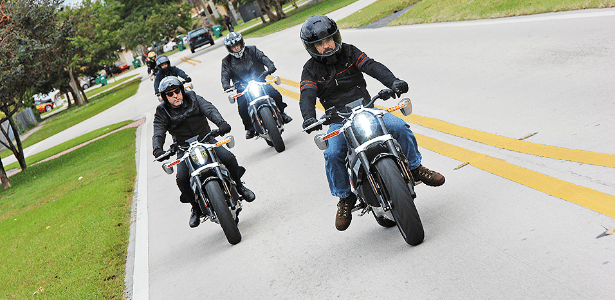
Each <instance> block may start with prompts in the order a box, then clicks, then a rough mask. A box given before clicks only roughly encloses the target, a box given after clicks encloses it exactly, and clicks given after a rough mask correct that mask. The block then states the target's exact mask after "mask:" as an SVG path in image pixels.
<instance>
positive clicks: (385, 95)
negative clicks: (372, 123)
mask: <svg viewBox="0 0 615 300" xmlns="http://www.w3.org/2000/svg"><path fill="white" fill-rule="evenodd" d="M391 97H393V99H395V98H396V97H397V96H396V95H395V91H393V90H390V89H384V90H382V91H380V92H378V98H380V99H382V100H388V99H389V98H391Z"/></svg>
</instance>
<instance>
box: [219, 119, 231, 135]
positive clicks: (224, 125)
mask: <svg viewBox="0 0 615 300" xmlns="http://www.w3.org/2000/svg"><path fill="white" fill-rule="evenodd" d="M218 130H220V135H225V134H227V133H229V132H231V125H229V123H226V122H224V123H222V124H220V126H218Z"/></svg>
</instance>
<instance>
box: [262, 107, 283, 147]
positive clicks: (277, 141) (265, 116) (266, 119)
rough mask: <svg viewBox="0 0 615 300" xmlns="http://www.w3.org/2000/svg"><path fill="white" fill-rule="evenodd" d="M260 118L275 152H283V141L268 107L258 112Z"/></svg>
mask: <svg viewBox="0 0 615 300" xmlns="http://www.w3.org/2000/svg"><path fill="white" fill-rule="evenodd" d="M260 116H261V120H263V126H264V127H265V129H266V130H267V132H268V133H269V138H271V142H272V143H273V148H275V151H277V152H278V153H279V152H282V151H284V149H286V146H285V145H284V140H282V134H281V133H280V130H278V125H277V123H276V121H275V119H274V118H273V114H272V112H271V109H269V108H268V107H265V108H262V109H261V110H260Z"/></svg>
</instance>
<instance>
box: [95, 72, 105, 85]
mask: <svg viewBox="0 0 615 300" xmlns="http://www.w3.org/2000/svg"><path fill="white" fill-rule="evenodd" d="M96 84H100V85H102V86H105V85H107V78H106V77H105V76H104V75H98V77H96Z"/></svg>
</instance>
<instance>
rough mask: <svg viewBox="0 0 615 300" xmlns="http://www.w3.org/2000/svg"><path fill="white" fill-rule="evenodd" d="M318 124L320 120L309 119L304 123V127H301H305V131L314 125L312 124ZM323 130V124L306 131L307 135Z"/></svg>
mask: <svg viewBox="0 0 615 300" xmlns="http://www.w3.org/2000/svg"><path fill="white" fill-rule="evenodd" d="M316 122H318V120H316V118H308V119H305V120H304V121H303V125H301V126H303V129H305V128H307V127H309V126H310V125H312V124H314V123H316ZM321 129H322V124H320V125H318V126H316V127H313V128H310V129H308V130H306V131H305V133H310V132H312V131H316V130H321Z"/></svg>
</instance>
